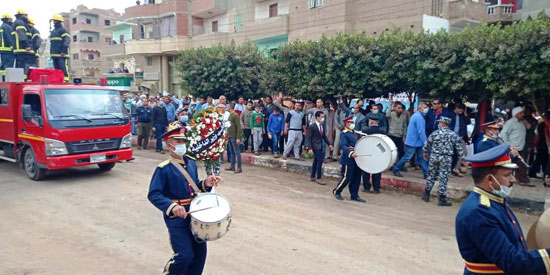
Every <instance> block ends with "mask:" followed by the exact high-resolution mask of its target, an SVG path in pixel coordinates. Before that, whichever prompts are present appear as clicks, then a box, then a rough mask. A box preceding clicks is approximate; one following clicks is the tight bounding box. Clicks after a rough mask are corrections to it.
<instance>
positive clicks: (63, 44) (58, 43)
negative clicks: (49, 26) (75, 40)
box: [50, 14, 71, 82]
mask: <svg viewBox="0 0 550 275" xmlns="http://www.w3.org/2000/svg"><path fill="white" fill-rule="evenodd" d="M52 21H53V23H54V30H53V31H52V32H51V34H50V41H51V45H50V56H51V57H52V60H53V67H54V68H56V69H58V70H62V71H63V74H64V75H65V82H69V72H68V68H67V58H68V56H67V55H68V54H69V45H70V44H71V35H70V34H69V33H68V32H67V30H66V29H65V28H64V27H63V24H62V23H63V16H61V15H59V14H54V15H53V17H52Z"/></svg>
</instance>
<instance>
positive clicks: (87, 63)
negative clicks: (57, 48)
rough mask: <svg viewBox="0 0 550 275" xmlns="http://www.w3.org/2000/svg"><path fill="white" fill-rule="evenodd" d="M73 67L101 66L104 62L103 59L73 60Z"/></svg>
mask: <svg viewBox="0 0 550 275" xmlns="http://www.w3.org/2000/svg"><path fill="white" fill-rule="evenodd" d="M71 65H72V67H73V68H77V67H78V68H101V67H102V65H103V62H102V61H101V60H82V59H80V60H72V63H71Z"/></svg>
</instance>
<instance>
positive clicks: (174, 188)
mask: <svg viewBox="0 0 550 275" xmlns="http://www.w3.org/2000/svg"><path fill="white" fill-rule="evenodd" d="M184 134H185V128H183V127H181V124H180V123H179V122H173V123H171V124H170V125H168V129H167V131H166V133H165V134H164V135H163V139H164V140H165V141H166V144H167V146H168V150H169V153H170V159H169V160H166V161H164V162H162V163H161V164H159V166H158V167H157V169H156V170H155V173H154V174H153V178H152V179H151V185H150V187H149V194H148V196H147V197H148V199H149V201H150V202H151V203H152V204H153V205H154V206H155V207H157V208H158V209H160V210H161V211H162V213H163V216H164V222H165V223H166V227H167V228H168V233H169V235H170V244H171V246H172V250H173V251H174V254H173V256H172V258H170V260H169V261H168V263H167V264H166V266H165V267H164V273H163V274H178V275H181V274H186V275H188V274H189V275H194V274H202V270H203V268H204V263H205V260H206V243H199V242H197V241H196V240H195V238H194V237H193V234H192V233H191V229H190V224H189V219H190V218H189V217H188V215H187V211H189V204H190V203H191V200H192V199H193V198H194V197H195V196H196V194H197V193H198V192H199V189H200V191H203V192H207V191H210V189H211V187H212V186H217V184H218V182H219V181H220V180H221V177H217V176H208V177H207V178H206V180H201V181H199V177H198V171H197V164H196V163H195V160H193V159H192V158H190V157H188V156H186V152H187V148H186V146H185V141H186V140H185V135H184Z"/></svg>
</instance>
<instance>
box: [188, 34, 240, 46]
mask: <svg viewBox="0 0 550 275" xmlns="http://www.w3.org/2000/svg"><path fill="white" fill-rule="evenodd" d="M230 41H231V38H230V36H229V33H227V32H213V33H208V34H201V35H195V36H193V41H192V42H191V43H192V44H191V47H193V48H199V47H205V48H207V47H211V46H212V45H218V44H222V45H227V44H228V43H229V42H230Z"/></svg>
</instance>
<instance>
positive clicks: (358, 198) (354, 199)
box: [351, 197, 367, 203]
mask: <svg viewBox="0 0 550 275" xmlns="http://www.w3.org/2000/svg"><path fill="white" fill-rule="evenodd" d="M351 200H352V201H358V202H363V203H365V202H367V201H366V200H364V199H362V198H360V197H357V198H352V199H351Z"/></svg>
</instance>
